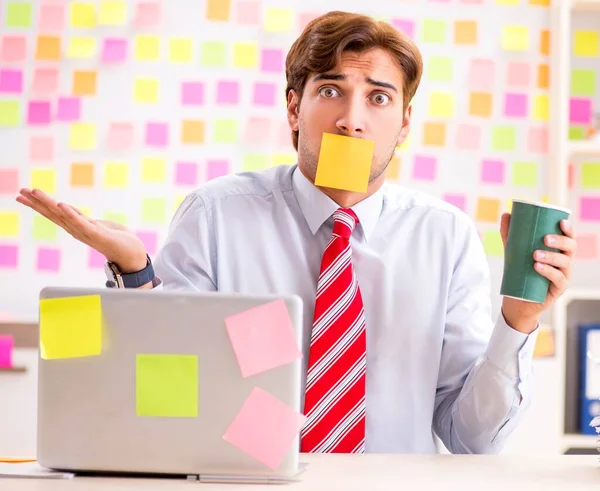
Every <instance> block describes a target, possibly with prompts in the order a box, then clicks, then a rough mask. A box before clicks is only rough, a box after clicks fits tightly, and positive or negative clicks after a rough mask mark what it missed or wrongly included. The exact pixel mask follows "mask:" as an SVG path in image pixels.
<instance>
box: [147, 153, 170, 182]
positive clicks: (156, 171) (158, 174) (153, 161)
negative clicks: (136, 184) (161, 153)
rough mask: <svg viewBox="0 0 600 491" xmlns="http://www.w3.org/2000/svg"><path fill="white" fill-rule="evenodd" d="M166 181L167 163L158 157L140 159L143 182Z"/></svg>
mask: <svg viewBox="0 0 600 491" xmlns="http://www.w3.org/2000/svg"><path fill="white" fill-rule="evenodd" d="M166 179H167V163H166V161H165V159H161V158H159V157H145V158H144V159H142V181H143V182H165V180H166Z"/></svg>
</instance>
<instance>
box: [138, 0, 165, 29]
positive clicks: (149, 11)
mask: <svg viewBox="0 0 600 491" xmlns="http://www.w3.org/2000/svg"><path fill="white" fill-rule="evenodd" d="M159 22H160V2H140V3H138V4H137V6H136V10H135V16H134V20H133V24H134V26H135V27H138V28H139V27H153V26H156V25H158V23H159Z"/></svg>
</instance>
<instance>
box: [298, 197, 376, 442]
mask: <svg viewBox="0 0 600 491" xmlns="http://www.w3.org/2000/svg"><path fill="white" fill-rule="evenodd" d="M333 220H334V225H333V235H332V237H331V240H330V241H329V243H328V244H327V247H326V248H325V252H324V253H323V260H322V263H321V272H320V274H319V282H318V286H317V299H316V302H315V315H314V322H313V330H312V335H311V342H310V354H309V359H308V373H307V379H306V393H305V402H304V413H305V415H306V416H307V420H306V424H305V426H304V428H303V430H302V435H301V451H302V452H314V453H330V452H336V453H363V452H364V451H365V377H366V359H367V356H366V355H367V350H366V333H365V313H364V309H363V302H362V297H361V294H360V289H359V287H358V281H357V280H356V275H355V273H354V269H353V267H352V250H351V248H350V236H351V235H352V231H353V230H354V227H355V226H356V224H357V223H358V217H357V216H356V214H355V213H354V212H353V211H352V210H351V209H350V208H339V209H338V210H337V211H336V212H335V213H334V214H333Z"/></svg>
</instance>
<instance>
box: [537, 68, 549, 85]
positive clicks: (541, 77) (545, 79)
mask: <svg viewBox="0 0 600 491" xmlns="http://www.w3.org/2000/svg"><path fill="white" fill-rule="evenodd" d="M537 86H538V88H539V89H548V88H550V65H545V64H542V65H540V66H538V72H537Z"/></svg>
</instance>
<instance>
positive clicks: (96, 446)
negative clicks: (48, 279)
mask: <svg viewBox="0 0 600 491" xmlns="http://www.w3.org/2000/svg"><path fill="white" fill-rule="evenodd" d="M61 302H62V303H61ZM64 302H67V303H64ZM266 305H268V307H265V306H266ZM42 306H43V307H42ZM275 306H277V307H278V308H279V310H278V312H279V314H276V313H274V312H275V311H274V310H273V311H272V312H273V314H272V315H271V317H277V315H280V314H281V312H282V309H283V308H284V309H285V311H286V312H287V314H288V316H289V318H286V322H287V325H288V331H287V332H288V335H289V336H292V338H293V339H292V342H293V340H295V342H296V343H297V347H298V352H299V354H298V355H293V354H292V355H290V354H288V355H287V358H285V359H284V360H283V361H282V360H281V359H279V361H277V357H278V356H279V355H280V353H279V352H278V353H277V355H276V356H275V358H276V360H275V361H273V360H271V358H272V356H270V355H269V356H263V357H262V358H261V359H259V360H258V362H257V360H254V362H255V363H258V364H259V365H260V363H262V361H265V362H269V363H271V365H272V364H273V363H279V364H278V365H277V366H274V367H271V368H269V367H267V369H265V367H264V366H262V367H261V366H254V368H253V371H252V372H251V373H249V371H248V370H249V368H248V366H249V365H248V363H247V360H246V361H244V363H245V365H244V366H243V368H242V365H241V363H242V361H240V358H238V356H241V355H238V351H236V349H238V350H241V349H246V348H249V347H251V346H252V343H253V342H256V339H259V340H261V339H262V338H260V336H261V335H262V334H261V332H262V331H261V329H262V328H263V325H262V323H263V321H264V320H265V319H264V316H263V318H262V320H261V317H260V315H258V314H256V315H258V317H256V315H255V316H254V321H252V319H250V320H248V319H249V318H248V316H247V314H248V313H249V312H257V311H260V312H263V314H264V312H266V310H264V309H266V308H271V307H273V308H275ZM99 309H100V310H99ZM260 309H263V310H260ZM65 312H66V313H65ZM57 316H58V317H57ZM61 316H62V317H61ZM78 316H79V317H78ZM99 316H100V320H98V317H99ZM232 316H234V317H232ZM240 316H246V317H244V318H245V319H246V320H245V321H241V320H240V318H241V317H240ZM278 318H281V316H280V317H278ZM73 319H78V320H75V321H74V320H73ZM82 319H83V321H82ZM226 319H227V322H226ZM231 319H236V320H237V321H238V323H237V324H235V326H236V327H235V329H237V330H236V331H235V332H236V333H237V334H239V333H240V332H242V333H246V339H247V340H249V341H248V342H247V343H245V342H243V340H244V337H243V336H241V337H239V336H238V337H236V341H235V342H236V343H237V344H235V345H234V341H233V338H232V336H233V334H232V333H233V332H234V331H231V332H230V330H229V326H230V325H231V324H229V323H228V322H230V320H231ZM88 321H89V322H88ZM94 322H101V349H100V350H96V351H94V347H93V346H92V345H93V344H94V343H95V342H92V341H90V339H92V337H90V338H86V339H85V340H84V341H85V342H84V344H85V345H86V346H84V347H83V349H84V351H85V350H88V351H87V352H86V354H84V355H81V353H80V354H77V355H73V352H69V353H67V352H68V351H69V350H70V349H74V348H73V347H69V346H62V347H61V345H60V344H58V345H53V344H52V343H54V341H52V343H51V342H50V341H49V339H50V338H48V336H50V335H51V334H50V333H56V332H59V331H60V329H63V328H65V326H67V325H69V326H71V327H72V325H74V324H78V325H79V324H82V328H84V329H92V327H93V326H94V325H96V324H94ZM244 322H245V323H246V324H247V325H246V327H245V328H244V327H243V325H244ZM252 323H254V325H248V324H252ZM280 324H282V325H283V324H285V322H280ZM265 325H266V322H265ZM240 326H242V327H240ZM279 327H281V326H275V328H276V329H278V328H279ZM57 329H58V331H56V330H57ZM232 329H233V328H232ZM244 329H245V330H244ZM64 332H67V331H64ZM64 332H63V334H64ZM78 332H79V331H78ZM90 333H91V331H90ZM53 335H54V334H53ZM44 336H46V338H44ZM90 336H93V335H92V334H90ZM248 336H249V337H248ZM252 336H254V338H252ZM256 336H258V338H257V337H256ZM269 339H271V340H272V339H273V338H269ZM252 340H254V341H252ZM68 342H70V341H67V344H68ZM265 342H266V343H267V345H268V339H267V340H266V341H265ZM64 343H65V341H63V344H64ZM244 345H245V346H244ZM91 346H92V347H91ZM234 346H235V347H236V349H234ZM276 346H277V344H276V343H274V344H273V346H272V347H276ZM301 346H302V300H301V299H300V297H298V296H295V295H247V294H235V293H198V292H169V291H152V290H127V289H108V288H99V289H96V288H67V287H47V288H44V289H43V290H41V292H40V355H39V365H38V367H39V368H38V414H37V420H38V421H37V432H38V436H37V459H38V462H39V464H40V465H42V466H44V467H47V468H49V469H54V470H57V471H67V472H72V471H74V472H76V473H77V472H80V473H86V472H87V473H126V474H129V473H131V474H153V475H154V474H159V475H175V476H181V477H184V476H185V477H186V478H187V479H192V480H201V481H225V482H230V481H232V482H235V481H240V482H278V481H288V480H293V479H294V478H295V476H296V475H297V474H298V473H299V472H300V471H301V470H302V468H303V466H302V465H301V464H300V463H299V431H300V430H299V428H298V427H297V425H298V424H300V418H301V417H302V415H301V414H300V411H301V369H302V359H301V358H302V355H301V352H300V347H301ZM63 348H64V349H66V350H67V352H65V351H64V349H63ZM289 348H290V346H289V344H288V346H287V348H286V350H287V351H288V352H289V351H290V349H289ZM61 349H62V350H63V351H62V352H61V351H60V350H61ZM77 349H79V348H77ZM90 349H91V350H92V351H93V353H92V354H91V355H90V351H89V350H90ZM263 349H265V348H264V346H261V347H260V350H263ZM51 351H54V353H52V352H51ZM254 351H255V352H254V353H253V352H250V353H248V352H247V353H246V357H248V356H249V357H252V356H254V355H255V354H256V353H258V352H259V351H258V350H254ZM291 351H293V350H291ZM65 353H67V354H65ZM261 360H262V361H261ZM269 360H271V361H269ZM244 370H245V372H244ZM196 378H197V379H196ZM159 388H161V389H160V390H159ZM163 394H164V395H165V396H164V398H163ZM267 403H268V404H270V406H269V407H268V409H266V406H267V405H268V404H267ZM273 408H275V409H273ZM271 411H279V412H278V413H277V416H272V415H273V414H275V413H272V412H271ZM281 411H283V413H281ZM281 414H283V416H281V417H280V415H281ZM269 415H271V416H269ZM252 418H254V420H253V419H252ZM261 418H263V419H262V420H261ZM265 418H267V421H264V419H265ZM269 419H270V420H269ZM253 421H254V423H255V424H254V423H252V422H253ZM292 421H293V422H294V424H293V425H292V423H291V422H292ZM284 422H285V423H284ZM283 424H285V425H287V426H286V427H285V428H283V427H278V426H277V425H280V426H281V425H283ZM244 425H246V427H244ZM292 426H293V427H294V428H293V429H292V428H291V427H292ZM300 426H301V424H300ZM292 433H293V434H292ZM283 434H286V435H287V436H286V437H283V436H282V435H283ZM290 435H291V436H290ZM286 438H287V440H286ZM282 439H283V440H286V441H282ZM290 439H291V441H290ZM269 442H270V443H269ZM269 445H271V447H269ZM282 446H283V447H282ZM284 447H285V448H284ZM282 448H284V449H283V450H282Z"/></svg>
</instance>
